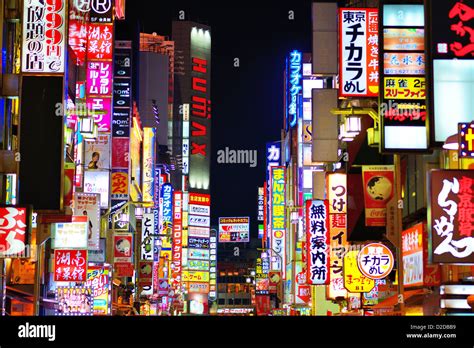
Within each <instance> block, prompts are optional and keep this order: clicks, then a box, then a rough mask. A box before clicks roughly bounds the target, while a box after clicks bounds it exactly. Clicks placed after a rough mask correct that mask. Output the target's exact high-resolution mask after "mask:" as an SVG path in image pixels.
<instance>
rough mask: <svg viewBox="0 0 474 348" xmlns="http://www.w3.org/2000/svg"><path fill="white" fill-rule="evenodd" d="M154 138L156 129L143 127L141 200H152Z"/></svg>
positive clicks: (153, 188)
mask: <svg viewBox="0 0 474 348" xmlns="http://www.w3.org/2000/svg"><path fill="white" fill-rule="evenodd" d="M155 140H156V129H155V128H150V127H145V128H144V129H143V173H142V174H143V189H142V191H143V201H144V202H153V195H154V191H155V187H154V185H155Z"/></svg>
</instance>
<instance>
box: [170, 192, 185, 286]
mask: <svg viewBox="0 0 474 348" xmlns="http://www.w3.org/2000/svg"><path fill="white" fill-rule="evenodd" d="M173 203H174V204H173V252H172V257H171V261H172V262H173V265H174V267H172V268H171V269H172V270H171V282H172V284H173V287H174V288H175V289H179V288H180V286H181V273H182V272H181V271H182V264H181V262H182V254H183V217H182V213H183V193H182V192H180V191H175V192H174V194H173Z"/></svg>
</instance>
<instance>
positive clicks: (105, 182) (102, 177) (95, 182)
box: [84, 170, 110, 209]
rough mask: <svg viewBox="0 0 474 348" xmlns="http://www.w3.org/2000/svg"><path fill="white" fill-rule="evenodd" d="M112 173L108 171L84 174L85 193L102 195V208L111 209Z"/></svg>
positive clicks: (94, 171) (88, 171) (90, 171)
mask: <svg viewBox="0 0 474 348" xmlns="http://www.w3.org/2000/svg"><path fill="white" fill-rule="evenodd" d="M109 185H110V173H109V172H108V171H99V170H86V171H85V172H84V192H85V193H98V194H100V207H101V208H102V209H108V208H109V189H110V187H109Z"/></svg>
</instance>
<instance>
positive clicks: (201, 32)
mask: <svg viewBox="0 0 474 348" xmlns="http://www.w3.org/2000/svg"><path fill="white" fill-rule="evenodd" d="M190 63H191V88H192V91H191V103H190V104H191V113H190V114H191V115H190V120H189V126H190V127H189V128H190V135H189V143H190V151H191V154H190V156H189V187H190V189H197V190H209V177H210V173H209V172H210V152H211V149H210V140H211V32H210V30H209V29H208V28H197V27H193V28H192V29H191V62H190Z"/></svg>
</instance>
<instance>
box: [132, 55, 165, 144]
mask: <svg viewBox="0 0 474 348" xmlns="http://www.w3.org/2000/svg"><path fill="white" fill-rule="evenodd" d="M139 64H140V89H139V91H140V95H139V107H138V108H139V110H140V119H141V121H142V125H143V127H155V128H156V129H157V134H156V135H157V141H158V144H160V145H167V144H168V117H169V114H168V79H169V57H168V56H167V55H162V54H159V53H154V52H140V63H139ZM153 100H156V105H157V106H158V111H159V116H160V123H159V124H158V123H157V121H156V119H155V114H154V112H153Z"/></svg>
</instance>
